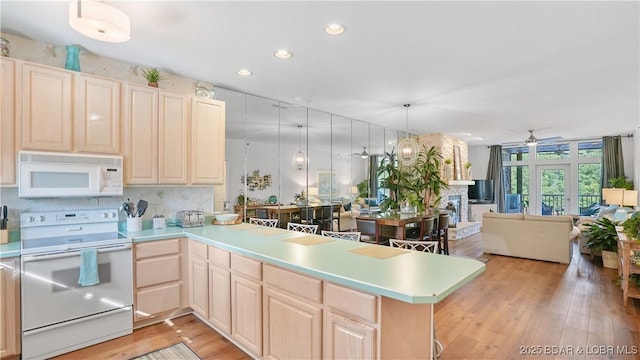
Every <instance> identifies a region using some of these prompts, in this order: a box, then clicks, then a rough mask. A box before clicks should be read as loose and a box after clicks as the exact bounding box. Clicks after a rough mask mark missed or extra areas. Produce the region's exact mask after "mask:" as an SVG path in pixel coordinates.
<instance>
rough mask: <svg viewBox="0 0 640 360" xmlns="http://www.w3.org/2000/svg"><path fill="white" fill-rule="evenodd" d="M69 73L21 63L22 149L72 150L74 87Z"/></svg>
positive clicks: (71, 75)
mask: <svg viewBox="0 0 640 360" xmlns="http://www.w3.org/2000/svg"><path fill="white" fill-rule="evenodd" d="M72 79H73V74H72V73H71V72H69V71H65V70H61V69H56V68H52V67H48V66H44V65H37V64H32V63H26V62H25V63H23V64H22V97H21V99H20V100H21V103H22V122H21V124H22V126H21V131H22V136H21V139H22V142H21V146H20V148H22V149H29V150H45V151H71V150H72V148H73V146H72V139H71V134H72V132H71V131H72V130H71V126H72V116H73V113H72V106H73V101H72V93H71V84H72Z"/></svg>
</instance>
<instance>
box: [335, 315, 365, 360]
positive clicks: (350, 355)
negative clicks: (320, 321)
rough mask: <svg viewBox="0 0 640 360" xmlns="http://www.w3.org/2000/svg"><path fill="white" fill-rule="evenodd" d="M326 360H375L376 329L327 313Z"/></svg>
mask: <svg viewBox="0 0 640 360" xmlns="http://www.w3.org/2000/svg"><path fill="white" fill-rule="evenodd" d="M323 327H324V350H323V351H324V356H323V358H324V359H375V358H376V344H377V342H376V328H375V327H372V326H368V325H366V324H363V323H361V322H356V321H353V320H349V319H347V318H346V317H344V316H340V315H338V314H335V313H332V312H327V313H326V315H325V320H324V326H323Z"/></svg>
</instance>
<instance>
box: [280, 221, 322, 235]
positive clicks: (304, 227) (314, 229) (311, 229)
mask: <svg viewBox="0 0 640 360" xmlns="http://www.w3.org/2000/svg"><path fill="white" fill-rule="evenodd" d="M287 230H293V231H299V232H303V233H307V234H317V233H318V225H309V224H296V223H288V224H287Z"/></svg>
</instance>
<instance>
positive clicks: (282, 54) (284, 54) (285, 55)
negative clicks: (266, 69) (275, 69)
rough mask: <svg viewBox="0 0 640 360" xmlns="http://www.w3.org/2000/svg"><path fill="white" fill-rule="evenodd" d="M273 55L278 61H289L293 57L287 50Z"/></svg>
mask: <svg viewBox="0 0 640 360" xmlns="http://www.w3.org/2000/svg"><path fill="white" fill-rule="evenodd" d="M273 55H274V56H275V57H277V58H280V59H289V58H291V57H292V56H293V53H292V52H291V51H289V50H285V49H280V50H278V51H276V52H274V53H273Z"/></svg>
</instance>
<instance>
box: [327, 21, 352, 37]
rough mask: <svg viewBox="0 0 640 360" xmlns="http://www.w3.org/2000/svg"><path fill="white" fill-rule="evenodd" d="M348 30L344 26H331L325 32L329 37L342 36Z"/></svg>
mask: <svg viewBox="0 0 640 360" xmlns="http://www.w3.org/2000/svg"><path fill="white" fill-rule="evenodd" d="M345 30H347V29H346V28H345V27H344V25H342V24H329V25H327V26H326V27H325V28H324V32H325V33H327V34H329V35H340V34H342V33H343V32H345Z"/></svg>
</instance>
